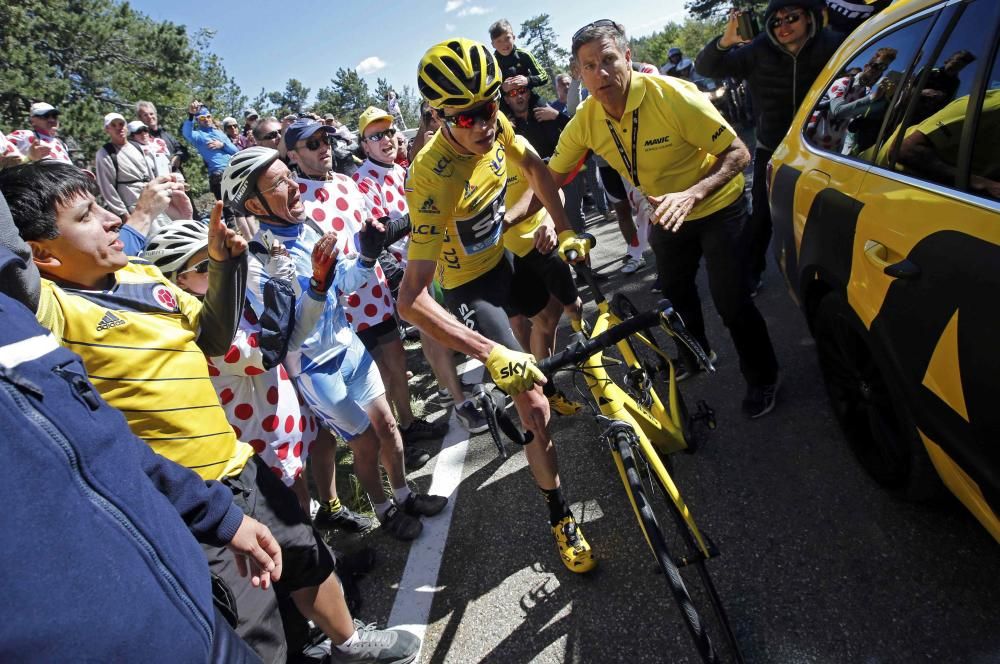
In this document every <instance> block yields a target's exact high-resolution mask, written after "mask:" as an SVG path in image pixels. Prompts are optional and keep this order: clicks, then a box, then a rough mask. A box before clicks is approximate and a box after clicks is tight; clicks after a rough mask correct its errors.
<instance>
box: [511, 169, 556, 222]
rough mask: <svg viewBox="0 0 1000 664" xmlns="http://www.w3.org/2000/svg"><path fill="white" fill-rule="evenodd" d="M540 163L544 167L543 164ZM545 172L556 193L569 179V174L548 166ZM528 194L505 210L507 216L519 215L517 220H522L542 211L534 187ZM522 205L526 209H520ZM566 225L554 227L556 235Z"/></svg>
mask: <svg viewBox="0 0 1000 664" xmlns="http://www.w3.org/2000/svg"><path fill="white" fill-rule="evenodd" d="M542 163H543V165H544V163H545V162H542ZM545 170H546V171H548V172H549V179H550V180H551V181H552V186H553V187H555V188H556V191H559V189H561V188H562V186H563V185H564V184H566V180H568V179H569V173H560V172H559V171H554V170H552V169H551V168H549V167H548V166H545ZM528 193H529V194H531V196H530V198H529V197H528V194H525V197H524V198H522V199H521V200H519V201H518V202H517V204H516V205H515V206H514V207H512V208H508V209H507V216H513V215H519V218H521V219H524V218H527V217H530V216H531V215H533V214H535V213H536V212H538V211H539V210H541V209H542V200H541V198H539V196H538V195H537V194H535V193H534V186H532V188H531V189H529V190H528ZM522 204H527V207H524V208H522V207H521V205H522ZM545 209H548V206H546V208H545ZM565 212H566V211H565V209H563V214H564V215H565ZM550 216H551V215H550ZM566 224H567V225H566V226H565V227H563V228H562V229H560V228H559V227H558V226H556V232H557V233H558V232H559V231H560V230H566V229H567V228H569V222H566Z"/></svg>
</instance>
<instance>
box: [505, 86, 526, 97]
mask: <svg viewBox="0 0 1000 664" xmlns="http://www.w3.org/2000/svg"><path fill="white" fill-rule="evenodd" d="M504 94H505V95H507V96H508V97H520V96H522V95H526V94H528V88H514V89H513V90H508V91H507V92H505V93H504Z"/></svg>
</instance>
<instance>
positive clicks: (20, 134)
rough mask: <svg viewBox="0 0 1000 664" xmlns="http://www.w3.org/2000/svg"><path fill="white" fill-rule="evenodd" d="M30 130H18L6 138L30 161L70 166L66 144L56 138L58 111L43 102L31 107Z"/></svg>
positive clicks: (71, 161) (70, 160)
mask: <svg viewBox="0 0 1000 664" xmlns="http://www.w3.org/2000/svg"><path fill="white" fill-rule="evenodd" d="M28 121H29V122H30V123H31V129H18V130H17V131H15V132H12V133H11V134H10V135H9V136H8V137H7V138H8V139H9V140H10V142H11V143H13V144H14V146H15V147H16V148H17V149H18V151H19V152H20V153H21V154H22V155H24V156H25V157H26V158H27V159H28V160H30V161H38V160H40V159H54V160H56V161H63V162H66V163H67V164H72V163H73V160H72V159H70V158H69V150H68V149H66V144H65V143H63V142H62V140H60V139H59V138H58V137H57V134H58V133H59V109H58V108H56V107H55V106H53V105H52V104H47V103H45V102H44V101H39V102H35V103H34V104H32V105H31V115H30V117H29V118H28Z"/></svg>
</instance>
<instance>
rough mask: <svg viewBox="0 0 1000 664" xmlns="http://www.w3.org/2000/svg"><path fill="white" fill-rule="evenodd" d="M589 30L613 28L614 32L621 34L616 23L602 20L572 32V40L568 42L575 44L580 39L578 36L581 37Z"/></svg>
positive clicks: (606, 19) (607, 19)
mask: <svg viewBox="0 0 1000 664" xmlns="http://www.w3.org/2000/svg"><path fill="white" fill-rule="evenodd" d="M591 28H614V29H615V30H616V31H618V32H621V30H618V24H617V23H615V22H614V21H612V20H611V19H610V18H602V19H600V20H598V21H594V22H593V23H588V24H587V25H585V26H583V27H582V28H580V29H579V30H577V31H576V32H574V33H573V39H571V40H570V41H574V42H575V41H576V40H577V39H578V38H579V37H580V35H582V34H583V33H584V32H586V31H587V30H590V29H591Z"/></svg>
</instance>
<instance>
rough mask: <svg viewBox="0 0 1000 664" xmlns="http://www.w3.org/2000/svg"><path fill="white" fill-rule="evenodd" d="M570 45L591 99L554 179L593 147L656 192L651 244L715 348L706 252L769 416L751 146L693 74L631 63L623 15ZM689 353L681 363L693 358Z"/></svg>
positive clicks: (773, 385)
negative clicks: (705, 294) (744, 249)
mask: <svg viewBox="0 0 1000 664" xmlns="http://www.w3.org/2000/svg"><path fill="white" fill-rule="evenodd" d="M572 49H573V61H574V64H575V66H576V67H578V68H579V71H580V74H581V76H582V78H583V84H584V85H585V86H586V87H587V89H588V90H590V93H591V97H592V99H590V100H588V101H587V102H586V103H585V104H583V105H581V106H580V108H579V110H578V111H577V113H576V115H575V116H574V117H573V119H572V120H571V121H570V123H569V124H568V125H567V126H566V128H565V129H564V130H563V133H562V135H561V136H560V138H559V145H558V146H557V148H556V152H555V154H554V155H553V156H552V159H551V160H550V161H549V169H550V170H551V172H552V175H553V179H555V180H556V182H557V183H560V184H561V183H562V182H564V181H565V180H566V177H567V175H568V174H569V173H570V172H571V171H572V170H573V168H574V166H575V165H576V164H577V163H578V162H579V161H580V159H581V158H583V156H584V155H585V154H586V152H587V150H588V149H591V150H593V151H594V152H596V153H597V154H598V155H600V156H601V157H603V158H604V159H605V160H607V162H608V163H609V164H610V165H611V166H612V167H613V168H615V170H617V171H618V172H619V173H620V174H621V176H622V178H623V179H625V180H626V181H628V182H631V183H632V184H633V185H634V186H635V187H636V188H637V189H639V191H640V192H642V193H643V194H645V195H646V197H647V198H648V200H649V202H650V204H651V205H652V207H653V208H654V212H653V213H652V218H651V219H650V222H651V223H652V224H653V225H654V227H653V229H652V231H651V233H650V238H649V244H650V246H651V247H652V248H653V251H654V253H655V254H656V263H657V269H658V270H659V271H660V277H661V281H662V284H663V293H664V295H666V296H667V297H668V298H669V299H670V300H671V301H672V302H673V304H674V307H676V309H677V311H678V312H680V314H681V315H682V316H683V317H684V320H685V321H686V322H687V325H688V329H690V330H691V332H692V333H693V334H694V335H695V337H696V338H697V339H698V341H699V342H700V343H701V344H702V345H703V346H704V348H705V350H706V351H709V344H708V339H707V338H706V336H705V321H704V319H703V318H702V312H701V300H700V299H699V297H698V289H697V286H696V284H695V276H696V275H697V272H698V264H699V262H700V261H701V257H702V256H704V257H705V265H706V268H707V270H708V280H709V284H710V288H711V291H712V300H713V301H714V302H715V307H716V309H718V311H719V314H720V315H721V316H722V320H723V322H724V323H725V325H726V327H727V328H729V332H730V335H731V336H732V338H733V344H734V345H735V346H736V352H737V353H738V354H739V358H740V370H741V371H742V372H743V376H744V378H745V379H746V381H747V393H746V397H745V398H744V400H743V412H744V414H745V415H746V416H747V417H749V418H758V417H761V416H763V415H766V414H767V413H769V412H771V410H773V409H774V405H775V398H776V395H777V390H778V362H777V360H776V359H775V356H774V349H773V348H772V346H771V339H770V336H769V335H768V332H767V325H766V324H765V322H764V319H763V317H762V316H761V315H760V312H759V311H758V310H757V307H756V306H754V304H753V301H752V300H751V299H750V291H749V288H748V286H749V285H748V284H747V283H746V281H745V279H744V278H743V276H742V275H743V274H744V272H743V271H742V268H741V265H740V253H739V252H738V251H737V238H738V237H739V234H740V229H741V228H742V227H743V225H744V224H745V223H746V222H747V211H746V201H745V199H744V197H743V174H742V171H743V169H744V168H745V167H746V165H747V164H748V163H749V161H750V153H749V152H748V151H747V148H746V146H745V145H744V144H743V142H742V141H740V139H739V138H738V137H737V136H736V133H735V132H734V131H733V129H732V128H731V127H730V126H729V125H728V124H727V123H726V121H725V120H724V119H723V118H722V116H721V115H719V113H718V111H716V110H715V108H714V107H713V106H712V104H711V103H709V102H708V101H707V100H706V99H705V97H704V95H703V94H702V93H701V92H700V91H699V90H698V89H697V88H696V87H695V86H694V85H693V84H692V83H689V82H687V81H682V80H680V79H677V78H667V77H660V76H654V75H650V74H642V73H639V72H635V71H632V54H631V51H630V50H629V48H628V41H627V39H626V37H625V28H624V27H623V26H622V25H621V24H618V23H615V22H614V21H612V20H610V19H603V20H600V21H595V22H594V23H590V24H588V25H586V26H584V27H583V28H581V29H580V30H578V31H577V32H576V34H575V35H573V45H572ZM686 352H687V351H686V349H685V350H682V355H681V357H680V360H681V362H687V363H689V366H692V367H693V366H695V365H694V358H693V357H690V356H688V355H686ZM709 352H710V351H709Z"/></svg>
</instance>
